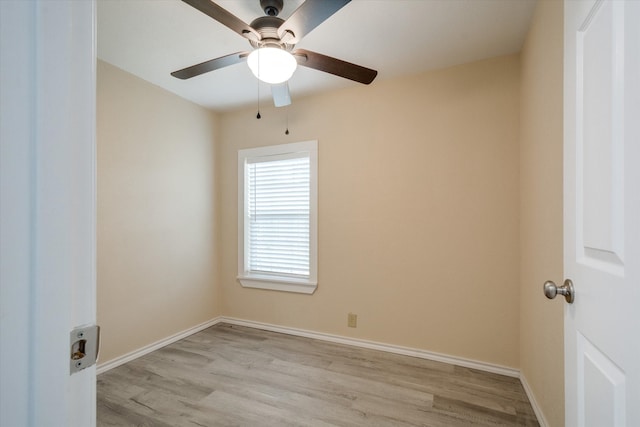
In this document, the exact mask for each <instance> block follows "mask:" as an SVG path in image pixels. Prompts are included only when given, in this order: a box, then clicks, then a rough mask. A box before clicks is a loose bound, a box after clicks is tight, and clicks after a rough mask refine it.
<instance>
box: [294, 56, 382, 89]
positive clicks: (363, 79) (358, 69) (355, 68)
mask: <svg viewBox="0 0 640 427" xmlns="http://www.w3.org/2000/svg"><path fill="white" fill-rule="evenodd" d="M292 53H293V56H294V57H295V58H296V61H298V64H299V65H302V66H304V67H309V68H314V69H316V70H320V71H324V72H325V73H330V74H333V75H335V76H339V77H344V78H345V79H349V80H353V81H355V82H359V83H363V84H365V85H368V84H369V83H371V82H372V81H373V79H375V78H376V76H377V75H378V72H377V71H376V70H372V69H370V68H366V67H362V66H360V65H356V64H352V63H350V62H346V61H343V60H341V59H336V58H332V57H330V56H326V55H322V54H320V53H316V52H311V51H310V50H305V49H297V50H295V51H294V52H292Z"/></svg>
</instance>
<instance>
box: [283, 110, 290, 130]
mask: <svg viewBox="0 0 640 427" xmlns="http://www.w3.org/2000/svg"><path fill="white" fill-rule="evenodd" d="M284 134H285V135H289V107H287V130H285V131H284Z"/></svg>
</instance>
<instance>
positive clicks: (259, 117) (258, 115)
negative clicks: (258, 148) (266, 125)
mask: <svg viewBox="0 0 640 427" xmlns="http://www.w3.org/2000/svg"><path fill="white" fill-rule="evenodd" d="M258 55H260V52H258ZM258 75H260V56H258ZM256 81H257V82H258V114H256V119H258V120H260V119H261V118H262V116H261V115H260V79H256Z"/></svg>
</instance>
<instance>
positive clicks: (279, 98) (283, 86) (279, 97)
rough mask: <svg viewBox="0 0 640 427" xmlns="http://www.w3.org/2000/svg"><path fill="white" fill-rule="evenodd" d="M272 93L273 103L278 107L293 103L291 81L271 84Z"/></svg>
mask: <svg viewBox="0 0 640 427" xmlns="http://www.w3.org/2000/svg"><path fill="white" fill-rule="evenodd" d="M271 95H272V96H273V105H275V106H276V107H286V106H287V105H291V93H290V92H289V83H287V82H284V83H280V84H279V85H271Z"/></svg>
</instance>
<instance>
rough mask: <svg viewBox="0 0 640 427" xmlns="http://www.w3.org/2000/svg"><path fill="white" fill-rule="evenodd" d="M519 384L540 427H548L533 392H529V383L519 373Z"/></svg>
mask: <svg viewBox="0 0 640 427" xmlns="http://www.w3.org/2000/svg"><path fill="white" fill-rule="evenodd" d="M520 383H521V384H522V387H523V388H524V392H525V393H526V394H527V397H528V398H529V403H531V407H532V408H533V412H534V413H535V414H536V418H537V419H538V424H540V427H549V423H548V422H547V419H546V418H545V417H544V414H543V413H542V409H540V405H539V404H538V401H537V400H536V397H535V396H534V395H533V390H531V387H530V386H529V382H528V381H527V378H526V377H525V376H524V374H523V373H520Z"/></svg>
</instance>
